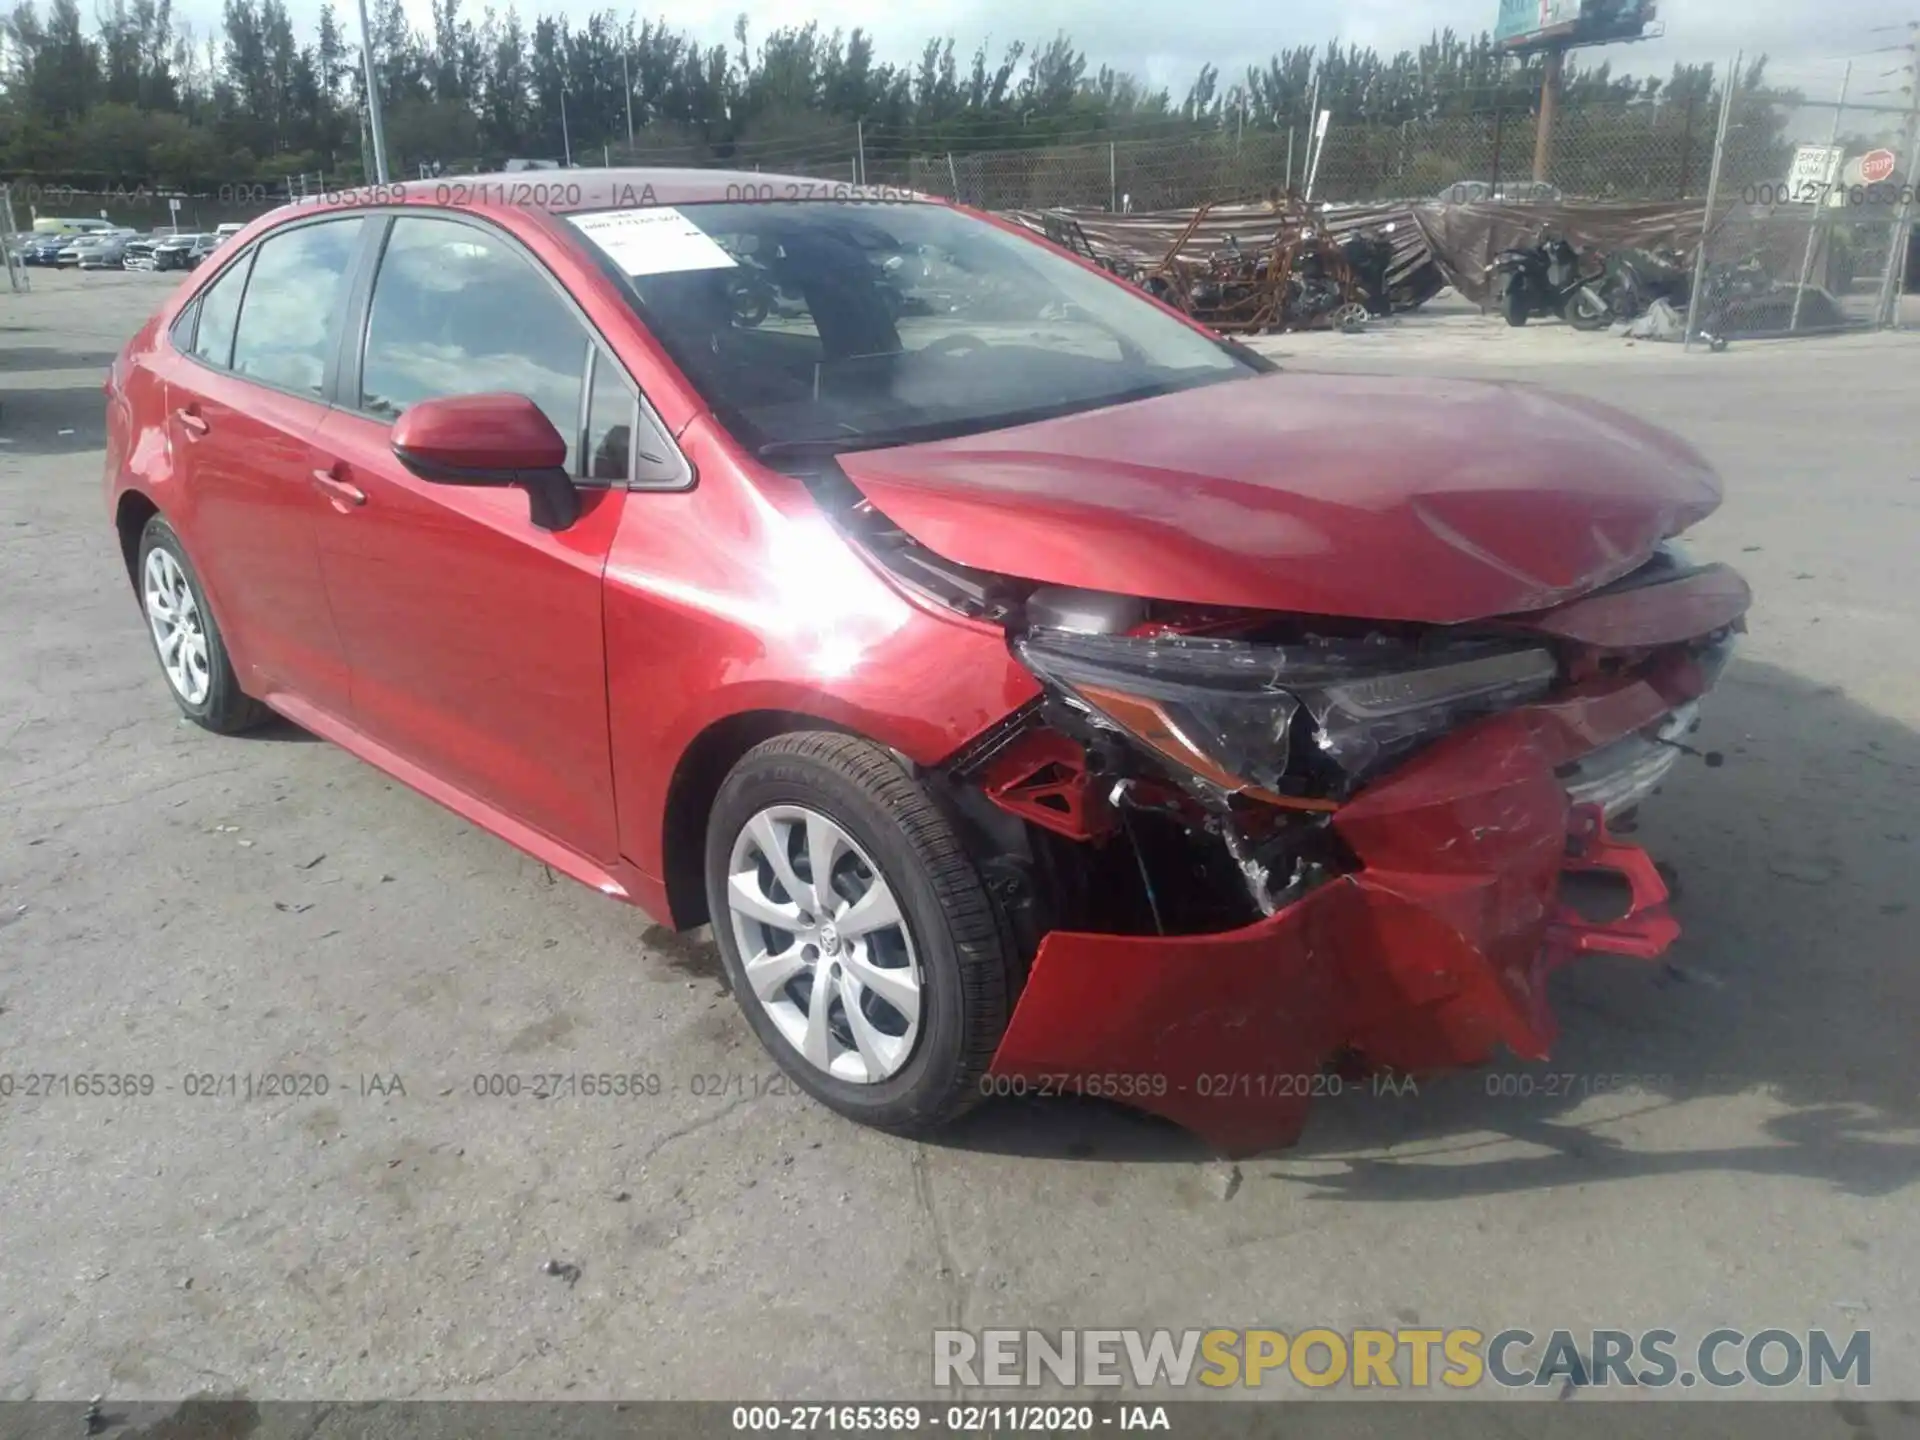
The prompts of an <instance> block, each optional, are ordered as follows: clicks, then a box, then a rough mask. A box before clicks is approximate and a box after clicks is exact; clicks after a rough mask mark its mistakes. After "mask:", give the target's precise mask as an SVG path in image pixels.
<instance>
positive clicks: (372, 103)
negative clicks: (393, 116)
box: [360, 0, 387, 185]
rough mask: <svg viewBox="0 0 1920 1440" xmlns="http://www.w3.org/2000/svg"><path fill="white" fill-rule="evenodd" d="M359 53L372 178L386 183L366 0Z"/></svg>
mask: <svg viewBox="0 0 1920 1440" xmlns="http://www.w3.org/2000/svg"><path fill="white" fill-rule="evenodd" d="M360 55H361V58H362V59H363V60H365V62H366V70H367V124H368V125H369V126H371V127H372V130H373V178H374V181H375V183H376V184H380V185H384V184H386V183H387V132H386V127H385V126H383V125H382V124H381V123H380V77H379V75H378V74H377V73H376V72H375V70H374V65H373V32H372V31H371V29H369V28H368V25H367V0H360Z"/></svg>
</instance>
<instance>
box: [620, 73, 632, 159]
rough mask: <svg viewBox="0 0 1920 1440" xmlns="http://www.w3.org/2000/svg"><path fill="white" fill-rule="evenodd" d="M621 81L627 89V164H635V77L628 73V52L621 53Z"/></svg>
mask: <svg viewBox="0 0 1920 1440" xmlns="http://www.w3.org/2000/svg"><path fill="white" fill-rule="evenodd" d="M620 81H621V83H622V84H623V85H625V86H626V89H627V163H628V164H632V163H633V76H632V75H631V74H629V73H628V71H627V52H626V51H624V50H622V51H621V52H620Z"/></svg>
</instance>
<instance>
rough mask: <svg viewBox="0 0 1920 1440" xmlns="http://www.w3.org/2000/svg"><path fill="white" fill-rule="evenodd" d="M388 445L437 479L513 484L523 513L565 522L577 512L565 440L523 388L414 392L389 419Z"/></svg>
mask: <svg viewBox="0 0 1920 1440" xmlns="http://www.w3.org/2000/svg"><path fill="white" fill-rule="evenodd" d="M392 443H393V453H394V455H395V457H396V458H397V459H398V460H399V461H400V463H401V464H402V465H404V466H406V467H407V469H409V470H411V471H412V472H413V473H414V474H415V475H418V476H419V477H420V478H421V479H422V480H431V481H433V482H434V483H435V484H439V485H516V486H518V487H519V488H520V489H522V490H525V491H526V492H527V509H528V518H530V519H531V520H532V521H533V523H534V524H535V525H538V526H539V527H540V528H541V529H542V530H565V529H566V528H567V527H568V526H569V525H571V524H573V522H574V521H576V520H578V519H579V518H580V492H579V491H578V490H576V489H575V488H574V485H573V479H572V477H571V476H569V475H568V474H567V442H566V441H565V440H563V439H561V438H560V432H559V431H558V430H556V429H554V428H553V422H552V421H551V420H549V419H547V417H546V415H545V413H544V412H543V411H542V410H541V409H540V407H539V406H538V405H536V404H534V403H533V401H531V400H529V399H528V398H527V397H526V396H524V395H508V394H492V395H456V396H452V397H450V398H448V399H444V400H422V401H421V402H420V403H419V404H418V405H415V406H413V407H412V408H411V409H410V410H408V411H407V412H406V413H405V414H403V415H402V416H401V417H400V418H399V419H398V420H397V421H395V422H394V426H393V441H392Z"/></svg>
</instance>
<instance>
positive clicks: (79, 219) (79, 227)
mask: <svg viewBox="0 0 1920 1440" xmlns="http://www.w3.org/2000/svg"><path fill="white" fill-rule="evenodd" d="M119 228H120V227H119V226H117V225H115V224H114V223H113V222H112V221H111V220H102V219H97V218H95V217H94V216H91V215H79V216H72V217H65V216H59V215H43V216H41V217H40V218H39V219H38V220H36V221H34V222H33V233H34V234H35V235H64V236H66V237H67V239H69V240H72V239H75V238H77V237H79V236H81V235H93V234H97V233H98V232H100V231H102V230H117V229H119Z"/></svg>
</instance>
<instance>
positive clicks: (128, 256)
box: [120, 231, 167, 270]
mask: <svg viewBox="0 0 1920 1440" xmlns="http://www.w3.org/2000/svg"><path fill="white" fill-rule="evenodd" d="M166 238H167V236H165V235H162V234H160V233H159V232H157V231H156V232H155V233H154V234H152V235H135V236H134V237H133V238H131V239H130V240H128V241H127V242H126V244H125V245H124V246H123V247H122V249H121V252H120V268H121V269H122V270H151V269H153V249H154V246H156V245H158V244H160V243H161V242H162V241H163V240H165V239H166Z"/></svg>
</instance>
